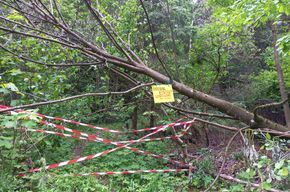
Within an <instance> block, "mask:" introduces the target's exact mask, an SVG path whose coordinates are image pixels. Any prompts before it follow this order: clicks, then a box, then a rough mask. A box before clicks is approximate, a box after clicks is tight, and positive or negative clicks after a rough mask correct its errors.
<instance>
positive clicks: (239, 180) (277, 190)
mask: <svg viewBox="0 0 290 192" xmlns="http://www.w3.org/2000/svg"><path fill="white" fill-rule="evenodd" d="M220 177H221V178H222V179H226V180H229V181H233V182H237V183H241V184H244V185H251V186H253V187H256V188H259V187H261V184H256V183H251V182H248V181H244V180H241V179H237V178H234V177H232V176H230V175H226V174H220ZM267 191H270V192H283V191H281V190H279V189H274V188H270V189H267ZM284 192H285V191H284Z"/></svg>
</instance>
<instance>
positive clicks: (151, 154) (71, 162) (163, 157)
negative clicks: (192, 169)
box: [18, 126, 185, 176]
mask: <svg viewBox="0 0 290 192" xmlns="http://www.w3.org/2000/svg"><path fill="white" fill-rule="evenodd" d="M166 128H168V126H164V127H163V128H161V129H158V130H155V131H154V132H152V133H149V134H147V135H145V136H143V137H142V138H140V139H138V140H136V143H137V142H140V141H141V140H144V139H146V138H147V137H150V136H152V135H154V134H156V133H158V132H160V131H164V130H165V129H166ZM93 136H94V137H96V136H95V135H93ZM105 143H107V142H105ZM134 143H135V142H134ZM110 144H113V145H117V146H118V147H116V148H113V149H108V150H105V151H103V152H100V153H97V154H92V155H89V156H85V157H80V158H76V159H72V160H68V161H64V162H61V163H55V164H51V165H47V166H45V167H44V168H33V169H30V170H29V171H28V172H30V173H32V172H38V171H41V170H42V169H44V170H48V169H53V168H57V167H62V166H65V165H70V164H73V163H77V162H81V161H86V160H90V159H94V158H96V157H100V156H102V155H106V154H108V153H111V152H113V151H116V150H118V149H121V148H127V149H130V150H132V151H135V152H138V153H142V154H145V155H149V156H151V157H155V158H162V159H165V160H167V161H169V162H172V163H177V164H182V165H184V164H185V163H183V162H180V161H176V160H173V159H171V158H167V157H165V156H164V155H156V154H153V153H151V152H146V151H142V150H139V149H137V148H132V147H129V146H128V145H130V144H133V143H129V144H126V145H124V144H119V143H116V142H110ZM24 175H25V173H20V174H19V175H18V176H24Z"/></svg>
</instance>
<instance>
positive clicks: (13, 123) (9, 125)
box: [1, 121, 17, 128]
mask: <svg viewBox="0 0 290 192" xmlns="http://www.w3.org/2000/svg"><path fill="white" fill-rule="evenodd" d="M1 125H2V126H4V127H6V128H13V127H16V125H17V123H16V121H4V122H2V123H1Z"/></svg>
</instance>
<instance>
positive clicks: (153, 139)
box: [21, 126, 190, 144]
mask: <svg viewBox="0 0 290 192" xmlns="http://www.w3.org/2000/svg"><path fill="white" fill-rule="evenodd" d="M189 128H190V126H188V127H187V128H186V129H184V130H183V131H181V134H178V135H174V136H167V137H157V138H155V137H152V138H148V139H143V140H141V141H138V140H128V141H115V142H116V143H120V144H127V143H141V142H147V141H163V140H166V139H173V140H175V139H178V138H180V137H182V136H184V135H185V134H186V133H187V131H188V129H189ZM21 130H23V131H29V132H38V133H47V134H51V135H57V136H61V137H69V138H74V139H80V140H87V141H94V142H100V141H98V140H96V139H92V138H91V137H89V138H88V137H82V136H80V135H71V134H66V133H60V132H55V131H48V130H43V129H25V128H24V129H21ZM100 139H102V138H100ZM103 140H104V139H103Z"/></svg>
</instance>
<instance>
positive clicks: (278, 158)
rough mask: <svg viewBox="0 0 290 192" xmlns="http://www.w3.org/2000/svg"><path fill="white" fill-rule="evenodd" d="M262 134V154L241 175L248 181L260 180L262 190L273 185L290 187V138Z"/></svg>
mask: <svg viewBox="0 0 290 192" xmlns="http://www.w3.org/2000/svg"><path fill="white" fill-rule="evenodd" d="M256 134H257V133H256ZM262 136H263V137H264V139H265V142H264V144H263V145H262V146H261V147H260V152H259V153H260V154H259V155H258V157H257V158H256V159H253V160H252V162H251V163H250V167H249V168H247V170H246V171H244V172H241V173H240V174H239V176H240V177H241V178H242V179H245V180H247V181H248V182H255V181H257V180H259V181H260V182H261V184H262V185H261V186H260V188H261V190H269V189H270V188H271V187H277V188H282V189H287V188H288V189H289V181H290V175H289V172H290V159H289V156H290V154H289V150H288V149H287V145H289V144H290V140H286V139H281V138H280V137H271V135H270V134H268V133H267V134H262Z"/></svg>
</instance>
